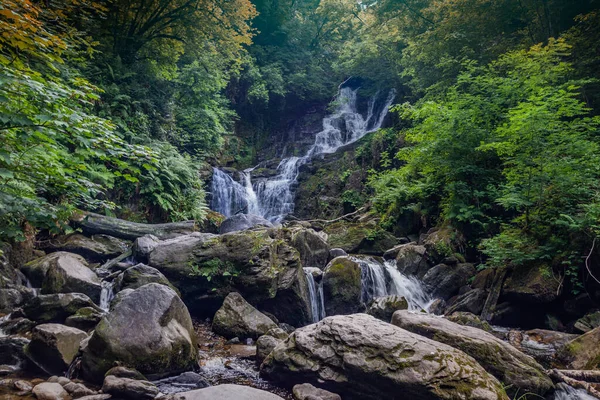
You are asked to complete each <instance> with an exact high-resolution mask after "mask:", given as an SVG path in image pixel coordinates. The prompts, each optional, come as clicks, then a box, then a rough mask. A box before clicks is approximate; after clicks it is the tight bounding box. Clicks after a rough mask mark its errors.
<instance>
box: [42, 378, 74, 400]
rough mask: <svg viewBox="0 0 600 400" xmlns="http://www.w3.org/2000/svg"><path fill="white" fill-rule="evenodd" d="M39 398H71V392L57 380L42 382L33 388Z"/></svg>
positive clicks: (61, 399) (48, 399)
mask: <svg viewBox="0 0 600 400" xmlns="http://www.w3.org/2000/svg"><path fill="white" fill-rule="evenodd" d="M33 394H34V395H35V397H36V398H37V399H38V400H70V399H71V396H69V393H67V391H66V390H65V389H64V388H63V387H62V386H61V384H60V383H57V382H42V383H40V384H39V385H36V386H35V387H34V388H33Z"/></svg>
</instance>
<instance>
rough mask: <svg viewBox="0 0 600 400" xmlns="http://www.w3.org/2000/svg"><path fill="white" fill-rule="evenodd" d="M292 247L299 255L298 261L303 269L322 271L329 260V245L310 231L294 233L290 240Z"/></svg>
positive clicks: (304, 230)
mask: <svg viewBox="0 0 600 400" xmlns="http://www.w3.org/2000/svg"><path fill="white" fill-rule="evenodd" d="M291 244H292V246H293V247H294V248H295V249H296V250H298V253H300V261H301V262H302V266H303V267H304V268H319V269H324V268H325V266H326V265H327V261H328V260H329V245H328V244H327V242H326V241H325V240H323V238H322V237H321V236H320V235H319V234H318V233H317V232H315V231H314V230H312V229H302V230H299V231H297V232H295V233H294V234H293V236H292V240H291Z"/></svg>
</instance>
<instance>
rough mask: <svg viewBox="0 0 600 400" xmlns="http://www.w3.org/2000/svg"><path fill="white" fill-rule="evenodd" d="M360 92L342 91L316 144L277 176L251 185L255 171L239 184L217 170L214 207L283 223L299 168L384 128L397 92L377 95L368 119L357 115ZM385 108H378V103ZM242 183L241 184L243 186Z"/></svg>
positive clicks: (283, 163)
mask: <svg viewBox="0 0 600 400" xmlns="http://www.w3.org/2000/svg"><path fill="white" fill-rule="evenodd" d="M357 90H358V89H354V90H353V89H351V88H349V87H344V88H341V89H340V92H339V93H338V96H337V98H336V101H337V103H338V106H337V109H336V111H335V112H334V113H333V114H331V115H328V116H327V117H325V118H324V119H323V129H322V130H321V131H320V132H318V133H317V134H316V136H315V142H314V143H313V145H312V146H311V147H310V149H308V151H307V152H306V154H305V155H304V156H303V157H289V158H284V159H283V160H281V162H280V163H279V165H278V167H277V175H276V176H274V177H272V178H268V179H260V180H258V181H257V182H254V183H253V182H252V177H251V172H252V169H248V170H245V171H244V172H240V173H239V174H240V177H239V178H240V181H239V182H238V181H236V180H235V179H233V178H232V177H231V176H229V175H228V174H226V173H225V172H223V171H221V170H219V169H217V168H215V169H214V170H213V180H212V187H211V192H212V202H211V208H212V209H213V210H215V211H218V212H220V213H221V214H223V215H225V216H227V217H229V216H232V215H234V214H236V213H240V212H241V213H248V214H256V215H260V216H262V217H264V218H266V219H268V220H270V221H272V222H280V221H281V220H282V219H283V218H284V217H285V216H286V215H288V214H290V213H291V212H293V211H294V193H293V187H294V184H295V183H296V182H297V178H298V172H299V168H300V167H301V166H302V165H304V164H306V163H308V162H309V161H310V160H311V159H312V158H314V157H316V156H318V155H321V154H328V153H334V152H336V151H337V150H338V149H339V148H340V147H342V146H346V145H348V144H350V143H353V142H355V141H357V140H359V139H360V138H362V137H363V136H365V135H366V134H367V133H370V132H374V131H376V130H378V129H379V128H380V127H381V124H382V123H383V120H384V119H385V116H386V115H387V113H388V108H389V107H390V105H391V104H392V101H393V100H394V97H395V95H396V92H395V91H394V90H391V91H390V92H389V93H388V95H387V97H386V98H385V99H384V100H383V99H382V98H380V96H379V95H378V94H376V95H375V96H374V97H373V98H372V99H371V100H370V101H369V106H368V111H367V115H366V117H363V116H362V115H361V114H360V113H359V112H358V107H357ZM381 101H383V106H381V107H380V109H379V108H378V103H379V105H381V104H380V103H381ZM240 182H241V183H240Z"/></svg>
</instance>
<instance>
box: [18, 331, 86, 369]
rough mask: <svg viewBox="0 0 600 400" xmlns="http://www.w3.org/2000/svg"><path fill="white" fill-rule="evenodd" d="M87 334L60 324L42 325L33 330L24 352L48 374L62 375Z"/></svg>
mask: <svg viewBox="0 0 600 400" xmlns="http://www.w3.org/2000/svg"><path fill="white" fill-rule="evenodd" d="M86 337H87V333H85V332H84V331H81V330H79V329H77V328H72V327H70V326H65V325H60V324H42V325H38V326H36V327H35V328H33V331H32V335H31V342H30V343H29V345H27V347H26V349H25V352H26V353H27V355H28V357H29V358H30V359H31V360H32V361H33V362H34V363H35V364H37V365H38V366H40V367H41V368H42V369H43V370H45V371H46V372H48V373H50V374H56V375H59V374H63V373H64V372H66V371H67V369H68V368H69V365H70V364H71V362H72V361H73V359H74V358H75V355H76V354H77V352H78V351H79V343H81V341H82V340H83V339H85V338H86Z"/></svg>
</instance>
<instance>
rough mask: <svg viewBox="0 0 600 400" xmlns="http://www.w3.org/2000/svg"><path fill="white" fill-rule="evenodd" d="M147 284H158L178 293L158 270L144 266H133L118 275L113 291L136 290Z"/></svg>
mask: <svg viewBox="0 0 600 400" xmlns="http://www.w3.org/2000/svg"><path fill="white" fill-rule="evenodd" d="M148 283H160V284H161V285H166V286H168V287H170V288H171V289H173V290H174V291H175V292H178V293H179V291H178V290H177V289H176V288H175V286H173V285H171V282H169V280H168V279H167V278H166V277H165V276H164V275H163V274H162V273H161V272H160V271H159V270H157V269H156V268H153V267H150V266H148V265H145V264H137V265H134V266H133V267H129V268H127V269H126V270H125V271H123V272H122V273H121V274H119V275H118V276H117V278H116V280H115V290H116V291H120V290H123V289H137V288H139V287H141V286H144V285H147V284H148Z"/></svg>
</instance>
